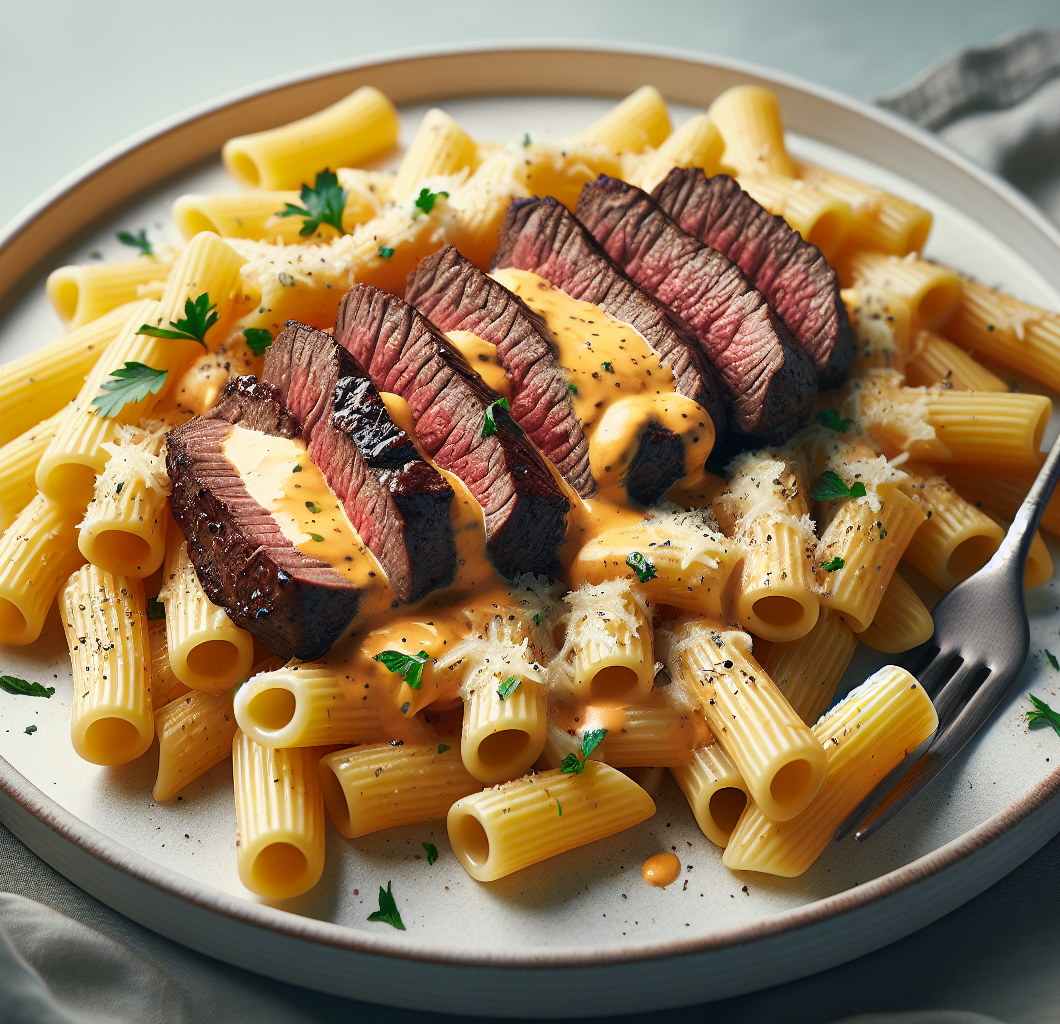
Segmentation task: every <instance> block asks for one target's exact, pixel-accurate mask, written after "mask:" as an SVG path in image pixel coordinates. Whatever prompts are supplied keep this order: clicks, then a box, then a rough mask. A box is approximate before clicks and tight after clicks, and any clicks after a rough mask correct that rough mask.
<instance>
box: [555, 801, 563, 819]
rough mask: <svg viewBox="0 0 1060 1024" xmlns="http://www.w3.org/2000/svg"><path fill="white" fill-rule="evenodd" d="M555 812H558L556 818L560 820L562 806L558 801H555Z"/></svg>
mask: <svg viewBox="0 0 1060 1024" xmlns="http://www.w3.org/2000/svg"><path fill="white" fill-rule="evenodd" d="M556 810H557V811H558V812H559V814H558V815H557V817H560V818H562V817H563V804H561V803H560V802H559V801H558V800H557V801H556Z"/></svg>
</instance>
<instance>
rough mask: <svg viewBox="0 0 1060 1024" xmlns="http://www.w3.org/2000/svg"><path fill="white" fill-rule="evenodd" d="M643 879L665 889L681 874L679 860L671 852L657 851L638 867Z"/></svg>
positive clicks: (649, 883)
mask: <svg viewBox="0 0 1060 1024" xmlns="http://www.w3.org/2000/svg"><path fill="white" fill-rule="evenodd" d="M640 873H641V874H642V875H643V876H644V881H645V882H647V883H648V885H654V886H655V887H656V888H657V889H665V888H666V887H667V886H668V885H669V884H670V883H671V882H676V881H677V879H678V877H679V876H680V874H681V862H680V861H679V860H678V859H677V858H676V857H675V856H674V855H673V854H672V853H657V854H655V856H654V857H649V858H648V859H647V860H646V861H645V862H644V866H643V867H642V868H641V869H640Z"/></svg>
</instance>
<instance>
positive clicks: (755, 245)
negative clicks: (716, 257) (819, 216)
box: [652, 167, 854, 390]
mask: <svg viewBox="0 0 1060 1024" xmlns="http://www.w3.org/2000/svg"><path fill="white" fill-rule="evenodd" d="M652 198H653V199H654V200H655V201H656V202H657V203H658V204H659V206H660V207H662V209H663V210H665V211H666V213H667V214H669V215H670V216H671V217H672V218H673V219H674V220H675V221H676V222H677V224H678V225H679V226H680V228H681V230H682V231H687V232H688V233H689V234H690V235H694V236H695V237H696V238H698V239H699V240H700V241H701V242H703V243H705V244H706V245H709V246H710V247H711V248H712V249H717V250H718V252H722V253H725V255H726V256H728V257H729V259H731V260H733V261H734V262H735V263H737V264H738V265H739V267H740V269H741V270H742V271H743V272H744V273H745V274H746V275H747V276H748V277H749V278H750V279H751V281H753V282H754V286H755V287H756V288H757V289H758V290H759V291H760V292H761V293H762V294H763V295H764V296H765V297H766V299H768V300H769V304H770V306H772V307H773V309H774V310H775V311H776V313H777V315H778V316H779V317H780V318H781V320H783V321H784V326H785V327H787V329H788V330H789V331H791V333H792V335H793V336H794V337H795V340H796V341H797V342H798V343H799V344H800V345H801V346H802V347H803V348H804V349H805V350H806V352H807V353H808V354H809V356H810V358H811V359H812V360H813V365H814V368H815V369H816V370H817V383H818V386H819V387H820V388H821V389H823V390H827V389H829V388H837V387H839V385H840V384H842V383H843V381H844V380H846V375H847V371H849V369H850V365H851V363H852V362H853V361H854V336H853V334H852V333H851V330H850V321H849V319H848V318H847V308H846V306H845V305H844V304H843V300H842V299H841V298H840V297H839V278H838V276H837V275H836V272H835V271H834V270H833V269H832V268H831V267H830V266H829V265H828V261H827V260H826V259H825V258H824V256H822V255H821V250H820V249H818V248H817V246H816V245H811V244H810V243H809V242H807V241H804V240H803V237H802V235H800V234H799V233H798V232H797V231H796V230H794V228H792V227H791V226H790V225H789V224H788V222H787V221H786V220H784V218H783V217H776V216H774V215H773V214H771V213H770V212H769V211H768V210H767V209H765V207H763V206H760V205H759V204H758V203H757V202H755V200H754V199H752V198H751V197H750V196H749V195H748V194H747V193H746V192H745V191H744V190H743V189H742V188H740V186H739V184H737V182H736V180H735V179H734V178H730V177H729V175H727V174H716V175H714V177H712V178H708V177H707V176H706V174H704V173H703V169H702V168H700V167H687V168H682V167H675V168H674V169H673V170H672V171H670V173H669V174H668V175H667V176H666V178H665V179H664V180H663V181H661V182H660V183H659V184H658V185H657V186H656V187H655V191H654V192H652Z"/></svg>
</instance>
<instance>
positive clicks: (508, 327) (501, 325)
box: [405, 245, 596, 498]
mask: <svg viewBox="0 0 1060 1024" xmlns="http://www.w3.org/2000/svg"><path fill="white" fill-rule="evenodd" d="M405 301H406V302H408V303H409V304H410V305H413V306H415V307H416V309H418V310H419V311H420V312H421V313H422V314H423V315H424V316H425V317H427V318H428V319H429V320H430V321H431V323H433V324H434V325H435V326H436V327H438V328H440V329H441V330H443V331H470V332H471V333H472V334H475V335H477V336H478V337H480V338H482V340H483V341H488V342H489V343H490V344H491V345H496V346H497V357H498V359H499V360H500V363H501V365H502V366H503V367H504V369H505V372H506V373H507V374H508V376H509V377H511V380H512V391H513V398H512V407H511V414H512V419H513V420H515V422H516V423H518V424H519V426H520V427H522V428H523V430H525V431H526V432H527V434H528V435H529V436H530V440H531V441H533V442H534V444H536V445H537V447H538V448H540V449H541V451H542V452H543V453H544V455H545V456H546V457H547V458H548V459H549V460H550V461H551V462H552V463H553V464H554V465H555V467H556V468H557V469H558V470H559V472H560V476H562V477H563V479H564V480H566V481H567V483H569V484H570V485H571V487H573V488H574V491H575V492H576V493H577V494H578V495H580V496H581V497H583V498H589V497H592V495H593V494H595V493H596V481H595V480H594V479H593V474H592V470H591V469H590V468H589V442H588V440H587V439H586V437H585V434H584V433H583V431H582V425H581V422H580V421H579V420H578V417H577V416H576V415H575V412H574V403H573V402H572V401H571V397H570V391H569V390H568V386H567V385H568V381H567V377H566V375H565V374H564V372H563V369H562V367H561V366H560V365H559V362H558V361H557V359H556V353H555V351H554V350H553V347H552V344H551V343H550V341H549V338H548V328H547V327H546V326H545V325H544V324H543V323H542V322H541V320H540V318H539V317H538V316H537V315H536V314H535V313H534V312H533V311H532V310H531V309H530V307H529V306H527V305H526V303H525V302H523V300H522V299H520V298H519V296H518V295H514V294H513V293H512V292H510V291H508V289H507V288H505V287H504V285H502V284H501V283H500V282H499V281H494V280H493V278H491V277H489V276H488V275H487V274H484V273H483V272H482V271H481V270H479V269H478V267H476V266H475V265H474V264H473V263H472V262H471V261H470V260H467V259H464V257H463V256H461V255H460V253H459V252H457V250H456V247H455V246H452V245H447V246H445V248H444V249H441V250H439V251H438V252H436V253H435V254H434V255H433V256H429V257H428V258H427V259H425V260H423V261H422V262H421V263H420V264H419V266H418V267H416V269H415V270H414V271H413V272H412V273H411V274H409V279H408V287H407V288H406V290H405Z"/></svg>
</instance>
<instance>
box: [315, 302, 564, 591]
mask: <svg viewBox="0 0 1060 1024" xmlns="http://www.w3.org/2000/svg"><path fill="white" fill-rule="evenodd" d="M335 337H336V339H337V340H338V341H339V342H340V344H342V346H343V347H344V348H346V349H348V350H349V351H350V352H352V353H353V355H354V356H355V357H356V358H357V359H358V360H359V361H360V362H361V363H362V364H363V365H364V366H365V367H366V369H367V370H368V373H369V375H370V376H371V378H372V383H373V384H374V385H375V386H376V387H377V388H378V389H379V390H380V391H387V392H392V393H394V394H397V395H400V396H401V397H402V398H404V399H405V400H406V401H407V402H408V403H409V408H410V409H411V410H412V415H413V417H414V418H415V420H416V436H417V438H418V439H419V441H420V443H421V444H422V445H423V447H424V448H425V449H426V451H427V453H428V454H429V455H430V456H431V458H433V459H434V461H435V462H437V463H438V465H439V466H441V467H442V468H443V469H446V470H449V471H450V472H451V473H455V474H456V475H457V476H458V477H460V479H461V480H463V481H464V483H465V484H466V485H467V487H468V490H470V491H471V493H472V494H473V495H474V496H475V499H476V500H477V501H478V503H479V504H480V505H481V506H482V511H483V514H484V518H485V526H486V546H487V550H488V553H489V556H490V559H491V560H492V562H493V564H494V566H495V567H496V569H497V571H498V572H499V573H500V574H501V575H502V576H505V577H507V578H509V579H513V578H514V577H516V576H518V575H519V574H520V573H524V572H532V573H538V574H542V575H548V574H551V573H554V572H555V571H556V570H557V569H558V568H559V558H558V556H557V550H558V548H559V545H560V544H561V543H562V542H563V535H564V532H565V530H566V515H567V512H568V511H569V510H570V502H568V501H567V499H566V498H565V497H564V496H563V494H562V493H561V491H560V489H559V486H558V485H557V483H556V481H555V479H554V478H553V476H552V472H551V470H550V469H549V468H548V464H547V463H546V462H545V460H544V459H543V458H542V456H541V454H540V453H539V452H538V450H537V449H536V448H535V447H534V446H533V445H532V444H531V443H530V440H529V439H528V438H527V436H526V434H525V433H524V432H523V430H522V428H521V427H519V426H518V424H516V422H515V421H514V420H513V419H512V418H511V416H510V415H509V414H508V413H507V412H506V411H505V410H504V408H503V407H502V406H500V405H499V404H495V403H498V402H499V401H500V397H501V396H500V395H498V394H497V392H495V391H494V390H493V389H492V388H490V387H488V386H487V385H486V383H485V381H483V379H482V378H481V377H480V376H479V375H478V374H477V373H476V372H475V371H474V370H473V369H472V368H471V366H470V364H469V363H468V362H467V360H466V359H465V358H464V357H463V356H462V355H461V354H460V352H459V351H457V349H456V348H454V347H453V346H452V345H450V344H449V341H448V339H447V338H446V337H445V335H444V334H442V332H441V331H439V330H438V328H437V327H435V326H434V325H433V324H432V323H431V322H430V321H429V320H428V319H427V318H426V317H425V316H423V315H422V314H420V313H418V312H416V310H415V309H413V308H412V306H410V305H408V303H406V302H405V301H404V300H402V299H399V298H398V297H397V296H396V295H388V294H387V293H386V292H381V291H379V290H378V289H376V288H373V287H371V285H366V284H358V285H354V286H353V288H351V289H350V290H349V291H348V292H347V293H346V294H345V296H343V299H342V304H341V305H340V306H339V315H338V319H337V320H336V325H335ZM487 409H488V410H489V412H490V414H491V416H490V418H491V421H492V423H493V424H494V427H493V429H492V430H491V429H490V428H489V427H488V426H487V417H486V413H487Z"/></svg>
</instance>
